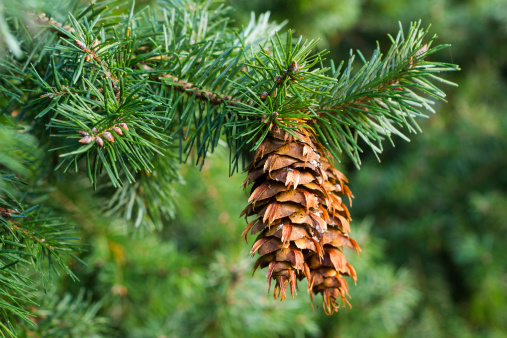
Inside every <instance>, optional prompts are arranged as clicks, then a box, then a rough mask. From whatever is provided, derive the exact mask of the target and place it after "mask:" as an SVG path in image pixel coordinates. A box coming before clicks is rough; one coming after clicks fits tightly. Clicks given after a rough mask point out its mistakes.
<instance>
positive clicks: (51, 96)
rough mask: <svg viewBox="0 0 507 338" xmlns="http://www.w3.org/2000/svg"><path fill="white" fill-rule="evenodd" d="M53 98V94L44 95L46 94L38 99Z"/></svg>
mask: <svg viewBox="0 0 507 338" xmlns="http://www.w3.org/2000/svg"><path fill="white" fill-rule="evenodd" d="M53 96H54V95H53V93H46V94H42V95H41V96H40V97H43V98H48V99H52V98H53Z"/></svg>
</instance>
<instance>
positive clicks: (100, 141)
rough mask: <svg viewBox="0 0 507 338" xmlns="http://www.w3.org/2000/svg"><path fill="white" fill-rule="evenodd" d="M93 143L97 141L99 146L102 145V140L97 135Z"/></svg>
mask: <svg viewBox="0 0 507 338" xmlns="http://www.w3.org/2000/svg"><path fill="white" fill-rule="evenodd" d="M95 143H97V144H98V145H99V147H103V146H104V141H102V139H101V138H100V136H97V138H96V139H95Z"/></svg>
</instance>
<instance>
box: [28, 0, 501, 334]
mask: <svg viewBox="0 0 507 338" xmlns="http://www.w3.org/2000/svg"><path fill="white" fill-rule="evenodd" d="M144 3H146V2H144ZM141 4H142V2H141ZM229 5H231V6H233V7H234V8H235V9H236V12H235V13H232V14H231V15H232V16H233V17H234V18H235V19H236V20H237V24H238V25H241V24H242V23H245V22H246V20H247V19H248V18H249V16H250V11H255V12H257V13H260V12H264V11H268V10H269V11H271V12H272V18H274V19H275V20H277V21H279V22H280V21H283V20H285V19H288V20H289V23H288V24H287V27H289V28H291V29H293V30H295V32H296V35H299V34H303V35H304V36H305V37H306V38H308V39H311V38H322V39H323V40H322V42H321V45H320V48H323V49H324V48H325V49H329V50H330V51H331V53H330V54H329V55H328V58H332V59H333V60H335V62H339V61H341V60H343V59H347V58H348V55H349V50H350V49H359V50H361V52H362V53H363V54H364V55H365V56H366V57H367V56H368V55H369V54H370V53H371V51H372V50H373V48H374V47H375V43H376V41H378V42H379V44H380V46H381V47H384V48H385V47H386V46H388V42H389V40H388V38H387V34H388V33H391V34H395V33H396V32H397V30H398V21H399V22H401V23H402V24H403V25H404V27H408V25H409V23H410V22H411V21H415V20H419V19H421V20H422V22H423V25H429V24H430V23H431V24H432V26H431V30H430V33H431V34H434V33H436V34H438V36H439V39H438V40H437V42H438V43H450V44H452V47H451V48H448V49H445V50H444V51H442V52H440V53H439V54H438V55H434V56H433V58H434V59H437V58H438V61H443V62H453V63H457V64H459V65H460V67H461V69H462V71H461V72H458V73H454V74H446V75H445V76H446V78H447V79H448V80H451V81H453V82H456V83H458V84H459V87H457V88H454V87H447V88H446V92H448V93H449V95H448V101H449V102H448V103H447V104H442V103H439V104H438V106H437V107H436V110H437V112H438V113H437V114H436V115H433V116H430V117H429V118H428V119H427V120H424V121H420V125H421V127H422V129H423V131H424V132H423V133H422V134H419V135H411V139H412V142H410V143H406V142H404V141H403V140H401V139H397V140H395V141H396V147H395V148H394V147H392V146H391V145H390V144H387V143H386V144H385V148H386V150H385V153H383V154H382V156H381V161H382V162H381V163H379V162H378V161H377V159H376V158H375V157H374V155H373V154H372V153H370V152H368V151H367V152H365V154H364V156H363V163H364V164H363V166H362V168H361V170H357V169H355V168H354V167H353V166H352V165H351V164H350V163H348V162H346V161H345V162H343V163H342V164H339V165H338V167H339V168H340V169H341V170H342V171H343V172H344V173H345V174H346V175H347V176H348V178H349V181H350V187H351V189H352V191H353V193H354V195H355V199H354V202H353V208H352V209H351V212H352V217H353V219H354V221H353V222H352V227H353V228H352V229H353V230H352V234H353V236H354V238H356V239H357V241H358V242H359V244H360V245H361V247H362V249H363V252H362V253H361V255H360V256H359V257H356V256H355V254H354V253H352V252H350V251H349V252H348V256H349V257H351V261H352V264H353V265H354V267H355V268H356V270H357V274H358V278H359V280H358V284H357V286H353V285H351V287H350V294H351V296H352V299H351V303H352V305H353V307H352V308H351V309H348V308H345V307H342V308H341V310H340V312H339V313H338V314H337V315H334V316H332V317H327V316H325V315H324V312H323V310H322V308H321V307H320V296H319V298H318V299H317V301H316V302H315V311H313V310H312V308H311V306H310V300H309V296H308V295H307V294H306V290H305V286H304V283H303V284H301V286H300V290H299V294H298V296H297V297H296V299H288V300H286V301H284V302H280V301H278V300H273V299H272V297H271V296H269V295H267V292H266V291H267V286H266V281H265V271H258V272H257V273H256V275H255V276H254V277H253V278H251V270H252V265H253V264H252V263H253V261H254V260H253V259H250V257H249V255H248V251H249V248H250V245H251V244H252V243H251V241H252V239H250V245H247V244H245V242H244V240H243V239H242V238H241V237H240V234H241V232H242V230H243V228H244V226H245V221H244V219H241V218H239V214H240V212H241V210H242V209H243V208H244V206H246V203H247V197H246V195H245V194H244V192H243V190H242V188H241V187H240V185H241V183H242V180H243V179H244V175H235V176H233V177H231V178H229V177H228V176H227V173H228V167H227V166H228V164H227V162H228V151H227V149H225V148H222V149H218V150H217V151H216V152H215V153H214V154H213V155H212V156H211V157H210V159H209V160H208V161H207V162H206V164H205V166H204V167H203V169H202V171H201V172H199V171H198V169H197V168H195V167H194V166H192V165H183V166H182V168H181V170H182V180H183V181H184V183H182V184H177V183H175V187H176V190H177V194H178V197H177V202H178V206H177V212H176V216H175V219H174V220H170V221H168V222H167V225H166V227H165V229H164V230H163V232H162V234H160V233H142V234H141V233H136V234H135V235H132V234H131V231H130V230H129V229H125V225H124V224H121V222H120V221H118V220H116V219H114V218H113V217H110V218H108V217H104V216H103V215H102V213H100V212H97V210H100V208H101V206H100V203H99V201H96V200H95V199H94V196H93V193H92V192H91V189H90V187H89V184H88V183H87V182H86V181H82V182H81V181H77V182H76V181H75V179H74V178H69V180H73V181H72V182H73V184H72V185H69V184H68V182H61V183H59V184H62V185H65V184H67V186H66V187H65V189H55V193H54V194H53V195H52V196H50V198H51V199H52V202H55V203H57V204H60V205H61V208H62V210H61V212H62V213H67V214H69V215H70V217H72V218H73V220H74V221H75V222H76V223H77V224H79V225H80V226H81V227H82V228H83V231H84V240H85V241H86V242H88V243H90V244H89V248H88V252H87V253H86V254H85V255H84V256H83V259H84V260H85V261H86V263H87V264H88V265H87V266H83V265H80V264H79V263H77V262H76V263H75V264H74V266H73V269H74V271H76V274H77V275H78V276H79V277H80V279H81V282H80V283H75V282H71V281H70V280H68V279H66V278H63V279H61V280H55V284H56V285H57V291H56V292H57V293H61V294H63V293H70V294H78V293H79V292H80V290H83V289H84V290H85V291H86V292H85V294H87V295H89V296H90V297H91V298H92V300H93V301H96V302H98V305H99V306H100V310H98V311H99V314H100V316H101V320H104V322H105V323H108V325H110V327H111V331H110V333H105V334H106V335H110V336H119V337H184V336H187V337H202V336H205V337H277V336H283V337H293V336H295V337H305V336H308V337H477V336H479V335H480V336H482V337H506V336H507V302H506V298H507V250H506V249H505V243H506V242H507V231H506V229H507V227H506V225H505V223H506V221H507V189H506V188H507V171H506V170H505V168H506V165H507V160H506V155H505V154H506V150H507V111H506V108H507V95H506V94H507V57H506V55H507V1H505V0H490V1H480V0H475V1H472V0H460V1H457V0H421V1H402V0H347V1H344V0H318V1H317V0H292V1H291V0H241V1H237V0H236V1H232V0H230V1H229ZM384 50H385V49H384ZM62 191H65V192H66V193H62ZM76 205H79V206H83V205H88V208H76V207H75V206H76ZM351 284H352V283H351ZM43 305H44V304H43ZM71 317H72V313H69V314H68V315H67V316H62V319H61V320H62V323H64V322H65V321H69V320H71ZM41 318H44V317H41ZM39 324H40V325H41V330H42V329H44V320H42V322H39ZM48 325H54V324H53V323H52V324H50V323H49V321H48ZM62 325H63V324H62ZM76 325H77V324H76ZM48 327H49V326H48ZM47 332H49V331H47ZM83 332H84V333H83V335H84V336H86V326H85V327H84V328H83ZM25 334H26V335H27V336H34V335H35V336H36V335H37V333H34V332H28V333H25ZM49 336H50V335H49Z"/></svg>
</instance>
